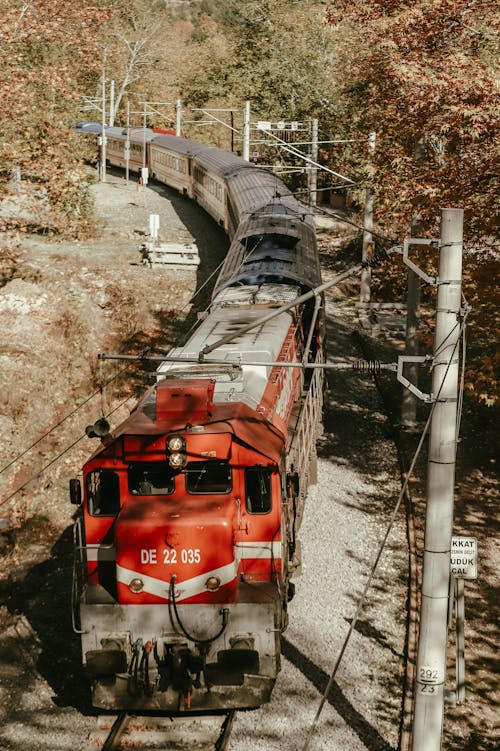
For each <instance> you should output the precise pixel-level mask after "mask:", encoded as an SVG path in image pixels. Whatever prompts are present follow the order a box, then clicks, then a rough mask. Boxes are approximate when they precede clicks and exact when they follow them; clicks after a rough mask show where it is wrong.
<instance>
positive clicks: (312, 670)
mask: <svg viewBox="0 0 500 751" xmlns="http://www.w3.org/2000/svg"><path fill="white" fill-rule="evenodd" d="M281 654H282V655H283V656H284V657H285V658H286V659H287V660H288V661H289V662H291V663H292V665H295V667H296V668H297V669H298V670H300V672H301V673H302V675H304V676H305V678H307V680H308V681H309V682H310V683H312V685H313V686H314V687H315V688H316V689H317V690H318V692H319V693H320V694H323V693H324V691H325V689H326V686H327V684H328V680H329V677H330V676H329V675H327V674H326V673H325V671H324V670H322V669H321V668H319V667H318V666H317V665H315V664H314V662H312V660H310V659H309V657H307V656H306V655H304V654H302V652H301V651H300V650H299V649H298V648H297V647H296V646H295V645H294V644H292V643H291V642H289V641H288V639H282V640H281ZM327 701H328V703H329V704H330V705H331V706H332V707H333V708H334V709H335V710H336V711H337V712H338V713H339V715H340V716H341V717H342V719H343V720H345V722H346V723H347V724H348V725H349V727H351V728H352V730H353V731H354V732H355V733H356V735H357V736H358V738H359V739H360V741H362V743H363V744H364V745H365V747H366V748H367V749H368V751H394V748H393V746H391V745H390V744H389V743H387V741H385V740H384V739H383V738H382V736H381V735H380V734H379V733H378V731H377V730H376V729H375V728H374V727H373V725H370V723H369V722H368V721H367V720H365V718H364V717H363V715H361V714H360V713H359V712H358V710H357V709H355V707H353V705H352V704H351V703H350V701H349V700H348V699H347V698H346V696H345V694H344V693H343V692H342V690H341V689H340V688H339V686H338V684H337V682H336V681H334V683H333V685H332V688H331V690H330V693H329V695H328V697H327Z"/></svg>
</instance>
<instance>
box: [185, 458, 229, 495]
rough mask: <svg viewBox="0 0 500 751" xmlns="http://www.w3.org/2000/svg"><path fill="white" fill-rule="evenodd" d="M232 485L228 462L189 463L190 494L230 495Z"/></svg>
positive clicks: (187, 468)
mask: <svg viewBox="0 0 500 751" xmlns="http://www.w3.org/2000/svg"><path fill="white" fill-rule="evenodd" d="M232 484H233V483H232V475H231V466H230V465H229V463H228V462H189V464H188V465H187V467H186V489H187V491H188V493H229V492H230V491H231V488H232Z"/></svg>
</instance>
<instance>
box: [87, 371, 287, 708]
mask: <svg viewBox="0 0 500 751" xmlns="http://www.w3.org/2000/svg"><path fill="white" fill-rule="evenodd" d="M213 394H214V381H212V380H210V379H202V378H200V379H191V380H189V379H185V380H183V381H171V380H170V381H169V380H168V379H165V380H162V381H159V382H158V383H157V385H156V387H155V388H154V389H152V390H151V391H150V392H149V393H148V394H147V395H146V397H145V398H144V399H143V401H142V402H141V403H140V404H139V405H138V407H137V409H136V410H135V411H134V412H133V413H132V414H131V416H130V418H129V419H128V420H127V421H126V422H125V423H123V425H122V426H120V428H119V430H118V432H117V433H115V434H112V435H111V436H104V437H103V439H102V447H101V448H100V449H99V450H98V451H97V452H96V453H95V454H94V456H93V457H92V458H91V459H90V460H89V461H88V462H87V464H86V465H85V467H84V494H83V496H84V497H83V503H82V508H81V515H80V522H79V524H78V525H77V529H78V530H79V540H78V545H77V548H78V550H79V553H80V557H79V560H80V564H81V565H82V566H83V567H84V568H85V575H84V577H83V578H84V579H85V584H84V586H83V587H82V589H81V592H80V593H79V599H80V603H79V612H80V620H81V623H80V630H81V632H82V649H83V658H84V664H85V672H86V674H87V676H88V677H89V678H90V679H91V681H92V687H93V693H92V696H93V703H94V705H95V706H98V707H103V708H113V709H116V708H120V709H131V708H134V709H138V708H142V709H147V710H164V711H183V712H184V711H190V710H193V711H195V710H196V711H199V710H214V709H222V708H224V709H227V708H232V707H233V708H250V707H257V706H259V705H260V704H262V703H263V702H265V701H268V700H269V696H270V692H271V690H272V686H273V684H274V680H275V677H276V675H277V672H278V669H279V632H280V630H281V627H282V625H283V624H282V623H281V618H282V605H283V592H282V590H283V575H282V566H281V564H282V559H283V554H282V550H281V539H282V535H281V524H282V520H281V508H280V507H281V483H280V474H279V469H280V467H279V462H280V455H281V452H282V442H281V439H280V438H279V435H278V434H277V433H276V431H270V430H269V426H268V425H266V423H264V422H262V423H260V424H259V423H258V421H257V422H256V420H255V413H253V412H252V411H251V410H249V409H248V408H247V407H245V405H241V406H240V407H239V408H238V409H237V410H236V411H235V410H234V406H233V407H231V408H230V409H228V408H227V407H224V405H215V404H214V402H213ZM187 418H188V419H187ZM250 433H251V435H252V436H254V437H256V438H257V440H256V441H255V442H253V445H252V444H250V443H249V442H248V441H247V440H245V437H246V436H248V435H250ZM254 446H258V449H257V448H254ZM83 530H84V533H83Z"/></svg>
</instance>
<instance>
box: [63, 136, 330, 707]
mask: <svg viewBox="0 0 500 751" xmlns="http://www.w3.org/2000/svg"><path fill="white" fill-rule="evenodd" d="M79 130H80V131H81V132H82V133H87V134H89V133H90V134H93V135H94V136H98V135H99V132H100V126H99V125H98V124H96V125H93V124H90V125H87V124H80V125H79ZM106 136H107V160H108V162H109V163H110V164H111V165H114V166H116V167H121V168H123V167H124V166H125V164H126V161H125V160H126V157H127V156H128V158H127V161H128V166H129V169H130V170H134V171H136V172H140V170H141V168H142V166H143V165H144V163H145V164H146V165H147V166H148V170H149V176H150V177H151V178H154V179H155V180H157V181H159V182H162V183H164V184H165V185H167V186H169V187H170V188H173V189H175V190H177V191H179V192H180V193H181V194H183V195H185V196H187V197H188V198H189V199H191V200H194V201H196V202H197V203H198V204H199V205H200V206H201V207H202V208H203V209H204V210H205V211H206V212H208V214H209V215H210V216H211V217H212V218H213V220H214V221H215V222H217V224H218V225H220V226H221V227H223V228H224V230H225V231H226V233H227V234H228V236H229V241H230V246H229V250H228V252H227V255H226V257H225V260H224V262H223V265H222V268H221V271H220V273H219V276H218V278H217V280H216V282H215V285H214V290H213V294H212V298H211V304H210V307H209V309H208V311H207V312H206V313H205V314H204V315H202V316H200V321H199V323H198V326H197V328H196V329H195V330H194V332H193V333H192V334H191V335H190V336H189V338H188V340H187V341H186V342H184V343H183V344H182V346H181V345H179V346H176V347H174V348H173V349H172V350H171V351H170V352H168V354H166V355H165V359H164V360H163V361H162V362H160V363H159V365H158V367H157V370H156V371H155V374H154V384H153V386H151V387H150V388H149V389H148V390H147V391H146V392H145V394H144V396H143V397H142V398H141V399H140V400H139V402H138V403H137V405H136V407H135V408H134V409H133V411H132V412H131V414H130V416H129V417H128V418H127V419H126V420H125V421H124V422H123V423H122V424H121V425H118V427H116V428H115V429H114V430H113V431H111V432H110V431H109V426H108V425H107V424H106V423H105V421H104V420H98V421H97V422H96V423H95V425H94V426H91V428H90V429H89V430H88V431H87V432H88V435H89V436H91V437H96V438H97V439H98V440H99V446H98V448H97V450H96V451H94V453H93V454H92V455H91V456H90V458H89V459H88V461H86V462H85V464H84V466H83V470H82V479H80V477H77V478H74V479H72V480H71V481H70V497H71V501H72V503H74V504H75V505H76V506H77V511H76V521H75V528H74V540H75V565H74V572H73V596H72V611H73V625H74V629H75V631H76V632H77V633H78V634H80V636H81V645H82V663H83V669H84V673H85V676H86V677H87V679H88V680H89V681H90V686H91V696H92V703H93V705H94V706H95V707H98V708H102V709H112V710H123V711H135V712H141V711H142V712H149V711H152V712H166V713H172V714H175V713H181V714H186V713H213V712H218V711H224V710H233V709H238V710H241V709H255V708H257V707H259V706H261V705H262V704H263V703H265V702H268V701H269V700H270V698H271V693H272V690H273V687H274V684H275V681H276V678H277V676H278V673H279V670H280V652H281V635H282V633H283V632H284V630H285V629H286V627H287V624H288V603H289V601H290V599H291V598H292V596H293V594H294V582H293V581H292V580H293V578H294V577H295V576H297V575H299V574H300V568H301V548H300V540H299V527H300V523H301V520H302V516H303V512H304V505H305V502H306V498H307V493H308V488H309V486H310V485H312V484H314V483H315V482H316V479H317V477H316V475H317V451H316V442H317V439H318V437H319V435H320V433H321V429H322V428H321V426H322V403H323V369H322V367H321V364H322V363H323V362H324V301H323V297H322V295H321V294H318V293H316V290H317V288H318V286H319V285H320V284H321V271H320V265H319V256H318V251H317V246H316V234H315V225H314V217H313V215H312V213H311V211H310V209H309V208H307V207H306V206H304V205H303V204H301V203H299V202H298V201H297V200H296V199H295V197H294V196H293V194H292V193H291V191H290V190H289V189H288V188H287V187H286V186H285V184H284V183H283V182H282V181H281V180H280V179H279V178H278V177H277V176H276V175H274V174H272V173H271V172H269V171H266V170H264V169H262V168H260V167H257V166H255V165H253V164H251V163H249V162H246V161H244V160H243V159H242V158H241V157H239V156H238V155H235V154H233V153H230V152H227V151H224V150H222V149H220V148H217V147H212V146H208V145H206V144H203V143H198V142H195V141H191V140H189V139H186V138H183V137H178V136H174V135H169V134H157V133H154V131H151V130H142V129H136V130H134V131H129V132H128V133H127V131H126V130H124V129H122V128H107V129H106ZM128 145H130V151H129V153H128V155H126V151H125V150H126V148H127V147H128ZM152 273H154V271H153V272H152Z"/></svg>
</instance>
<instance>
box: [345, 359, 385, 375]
mask: <svg viewBox="0 0 500 751" xmlns="http://www.w3.org/2000/svg"><path fill="white" fill-rule="evenodd" d="M352 369H353V370H357V371H358V372H360V373H369V374H370V375H378V374H379V373H380V372H381V370H382V363H381V362H380V360H356V361H355V362H353V364H352Z"/></svg>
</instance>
